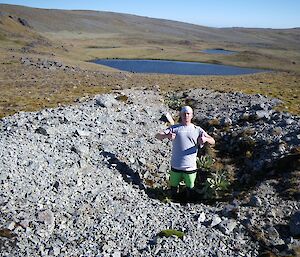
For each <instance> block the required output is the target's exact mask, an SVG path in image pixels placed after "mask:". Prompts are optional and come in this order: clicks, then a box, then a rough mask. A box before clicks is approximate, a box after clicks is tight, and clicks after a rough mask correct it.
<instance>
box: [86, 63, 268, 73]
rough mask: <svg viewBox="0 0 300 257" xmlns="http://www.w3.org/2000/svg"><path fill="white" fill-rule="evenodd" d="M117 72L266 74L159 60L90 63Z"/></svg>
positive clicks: (229, 67)
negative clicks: (104, 66)
mask: <svg viewBox="0 0 300 257" xmlns="http://www.w3.org/2000/svg"><path fill="white" fill-rule="evenodd" d="M92 62H94V63H97V64H102V65H106V66H109V67H112V68H115V69H118V70H122V71H129V72H136V73H163V74H177V75H242V74H253V73H257V72H267V71H266V70H261V69H250V68H241V67H236V66H229V65H220V64H209V63H199V62H179V61H161V60H123V59H98V60H94V61H92Z"/></svg>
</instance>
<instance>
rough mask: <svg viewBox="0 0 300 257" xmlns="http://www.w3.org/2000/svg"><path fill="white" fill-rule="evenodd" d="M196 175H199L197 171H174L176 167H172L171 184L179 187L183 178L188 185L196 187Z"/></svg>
mask: <svg viewBox="0 0 300 257" xmlns="http://www.w3.org/2000/svg"><path fill="white" fill-rule="evenodd" d="M196 176H197V171H195V172H192V173H185V172H184V171H178V170H176V171H174V169H171V172H170V186H171V187H177V186H178V185H179V183H180V182H181V181H182V180H183V181H184V183H185V185H186V187H188V188H194V186H195V180H196Z"/></svg>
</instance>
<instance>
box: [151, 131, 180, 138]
mask: <svg viewBox="0 0 300 257" xmlns="http://www.w3.org/2000/svg"><path fill="white" fill-rule="evenodd" d="M175 136H176V134H175V133H172V132H171V131H170V132H169V133H165V132H159V133H157V134H156V135H155V138H157V139H158V140H164V139H165V138H168V139H170V140H174V139H175Z"/></svg>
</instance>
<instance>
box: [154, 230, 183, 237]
mask: <svg viewBox="0 0 300 257" xmlns="http://www.w3.org/2000/svg"><path fill="white" fill-rule="evenodd" d="M184 235H185V234H184V233H183V232H182V231H179V230H176V229H165V230H162V231H160V232H159V233H158V236H160V237H170V236H177V237H179V238H180V239H183V237H184Z"/></svg>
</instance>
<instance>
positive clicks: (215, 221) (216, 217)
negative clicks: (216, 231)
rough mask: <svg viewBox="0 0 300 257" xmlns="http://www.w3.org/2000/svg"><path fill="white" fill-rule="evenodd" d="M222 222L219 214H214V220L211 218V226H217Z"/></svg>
mask: <svg viewBox="0 0 300 257" xmlns="http://www.w3.org/2000/svg"><path fill="white" fill-rule="evenodd" d="M221 222H222V219H221V218H220V217H219V216H218V215H214V216H213V218H212V220H211V224H210V226H211V227H215V226H217V225H218V224H220V223H221Z"/></svg>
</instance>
